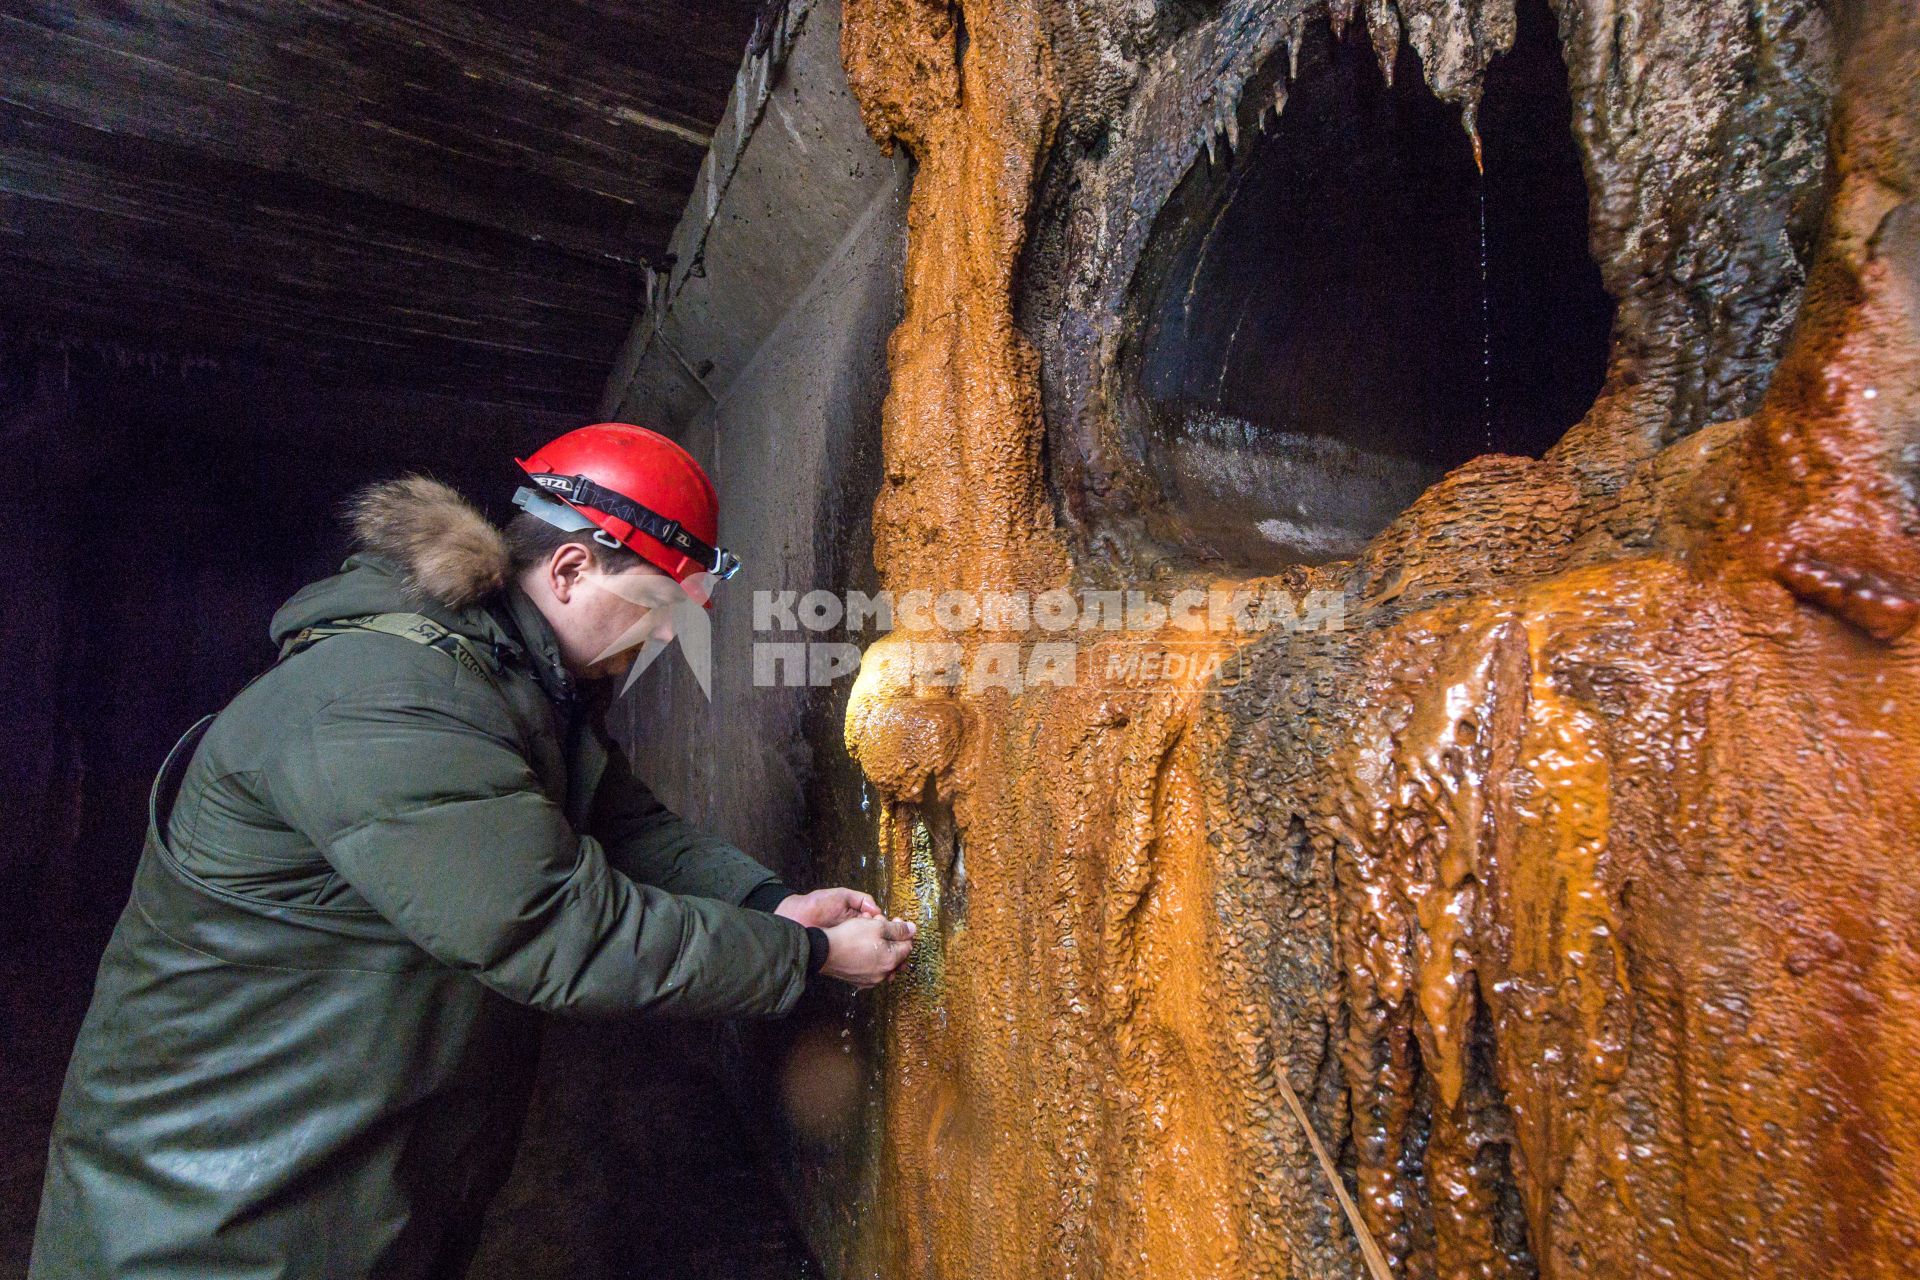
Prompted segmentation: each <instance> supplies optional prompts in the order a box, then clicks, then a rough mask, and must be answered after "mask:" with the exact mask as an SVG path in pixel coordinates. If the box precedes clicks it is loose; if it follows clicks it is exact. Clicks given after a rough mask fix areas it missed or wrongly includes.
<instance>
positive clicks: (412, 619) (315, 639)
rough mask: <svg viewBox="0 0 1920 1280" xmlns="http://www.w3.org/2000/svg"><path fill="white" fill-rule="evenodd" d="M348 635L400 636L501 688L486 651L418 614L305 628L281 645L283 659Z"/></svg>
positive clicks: (336, 621)
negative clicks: (378, 634)
mask: <svg viewBox="0 0 1920 1280" xmlns="http://www.w3.org/2000/svg"><path fill="white" fill-rule="evenodd" d="M349 631H377V632H379V633H381V634H382V635H389V636H399V637H400V638H401V639H402V640H411V641H413V642H414V643H415V644H423V645H425V646H427V648H429V649H438V650H440V652H442V653H444V654H446V655H448V656H449V657H451V658H452V659H453V660H454V661H455V662H458V663H459V664H460V665H461V666H463V667H465V668H466V669H467V670H468V671H471V672H472V673H473V674H474V675H477V676H479V677H480V678H481V679H482V680H485V681H486V682H487V684H488V685H489V686H490V687H493V688H496V689H497V688H498V687H499V683H498V681H496V680H495V679H494V674H493V663H492V661H491V660H490V659H489V658H488V657H487V656H486V653H485V650H483V649H482V648H481V647H480V646H479V645H477V644H475V643H474V642H473V641H472V640H470V639H468V638H467V637H466V636H463V635H461V634H460V633H459V632H457V631H449V630H447V629H446V628H445V627H443V626H441V625H440V624H439V623H437V622H435V621H434V620H433V619H432V618H429V617H427V616H426V615H425V614H419V613H363V614H360V615H358V616H357V617H352V618H336V619H334V620H333V621H332V622H323V623H319V624H316V625H314V626H311V627H302V628H301V629H300V630H298V631H296V632H294V633H293V634H292V635H290V636H288V637H287V638H286V641H285V642H284V643H283V644H281V646H280V657H281V659H286V658H289V657H291V656H293V655H294V654H296V653H298V652H300V651H301V650H302V649H305V648H308V647H310V646H312V645H314V644H317V643H319V642H320V641H322V640H324V639H326V638H327V637H328V636H337V635H343V634H345V633H346V632H349Z"/></svg>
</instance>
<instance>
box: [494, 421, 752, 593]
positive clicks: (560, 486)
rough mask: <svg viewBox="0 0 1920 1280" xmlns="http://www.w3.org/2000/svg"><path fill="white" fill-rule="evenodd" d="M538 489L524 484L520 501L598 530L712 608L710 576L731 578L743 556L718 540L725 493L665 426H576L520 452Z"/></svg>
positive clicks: (559, 522) (551, 519) (556, 520)
mask: <svg viewBox="0 0 1920 1280" xmlns="http://www.w3.org/2000/svg"><path fill="white" fill-rule="evenodd" d="M514 461H515V462H517V463H519V464H520V469H521V470H523V471H525V472H526V473H527V474H528V475H529V476H531V477H532V478H533V482H534V484H536V485H538V486H539V489H538V490H533V489H528V488H525V487H522V488H521V489H519V490H518V491H516V492H515V493H514V495H513V501H514V505H515V506H518V507H521V508H523V509H524V510H526V511H529V512H531V513H532V514H534V515H536V516H538V517H540V518H541V519H542V520H545V521H546V522H547V523H548V524H552V525H556V526H558V527H559V528H562V529H568V530H573V529H585V528H589V527H591V528H594V529H595V530H596V532H595V534H594V538H595V539H596V540H597V541H600V542H603V543H606V544H607V545H609V546H623V547H626V548H627V549H628V550H630V551H632V552H634V553H635V554H636V555H638V556H640V557H641V558H642V559H643V560H646V561H647V562H648V563H650V564H652V565H654V566H655V567H657V568H659V569H661V570H663V571H665V572H666V573H669V574H672V575H673V577H674V579H675V580H676V581H678V582H679V583H680V585H681V586H682V587H685V588H687V592H688V594H689V595H692V596H693V597H694V598H695V599H697V600H699V601H701V602H702V603H703V604H705V605H706V607H707V608H709V609H711V608H712V607H713V601H712V599H711V598H710V596H709V593H708V590H707V588H708V585H709V580H708V579H700V580H698V581H696V582H689V579H695V578H697V577H698V575H700V574H711V575H712V577H713V579H726V578H731V577H732V576H733V575H734V574H735V573H736V572H737V571H738V570H739V568H740V561H739V559H738V558H737V557H736V556H734V554H733V553H732V552H730V551H724V550H722V549H720V547H718V546H717V545H715V540H716V535H717V534H718V533H719V522H720V500H719V496H718V495H717V494H715V493H714V490H713V481H711V480H709V479H707V473H706V472H705V471H703V470H702V469H701V467H700V464H699V463H697V462H695V461H694V460H693V455H692V454H690V453H688V452H687V451H686V450H685V449H682V448H681V447H680V446H679V445H677V444H675V443H674V442H673V441H671V440H669V439H667V437H665V436H663V435H661V434H660V433H659V432H658V431H649V430H647V429H646V428H645V427H636V426H633V425H632V424H631V423H626V422H600V423H595V424H594V425H593V426H590V427H581V428H579V429H578V430H575V431H569V432H567V434H565V435H563V436H560V437H559V438H558V439H555V440H551V441H549V442H548V443H547V444H545V445H543V446H541V447H540V448H539V449H536V450H535V451H534V454H533V456H532V457H530V458H515V459H514Z"/></svg>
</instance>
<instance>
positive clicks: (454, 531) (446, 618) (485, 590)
mask: <svg viewBox="0 0 1920 1280" xmlns="http://www.w3.org/2000/svg"><path fill="white" fill-rule="evenodd" d="M341 510H342V515H343V516H344V518H345V520H346V522H347V526H348V529H349V532H350V533H351V535H352V539H353V549H352V554H351V555H349V556H348V557H347V559H346V561H345V562H344V563H343V564H342V565H341V566H340V572H338V573H336V574H334V575H332V576H331V577H327V578H322V579H320V580H319V581H318V582H310V583H308V584H307V585H306V586H305V587H302V588H301V589H300V590H299V591H298V592H297V593H295V594H294V596H293V597H292V598H291V599H289V600H288V601H287V602H286V603H285V604H283V605H282V606H280V610H279V612H277V613H276V614H274V617H273V624H272V627H271V628H270V631H271V634H272V636H273V640H274V643H275V644H279V643H280V642H281V641H282V640H284V639H285V638H286V637H287V636H289V635H291V634H293V633H294V632H295V631H298V630H300V628H302V627H307V626H312V625H313V624H315V623H319V622H329V621H331V620H333V619H335V618H344V617H350V616H353V615H356V614H364V613H389V612H399V611H408V612H418V613H424V614H426V615H427V616H429V617H431V618H433V619H434V620H435V621H437V622H439V623H441V624H442V625H443V626H448V627H452V628H454V629H455V630H458V631H461V632H463V633H472V634H478V633H480V632H482V631H485V630H486V628H487V621H486V610H485V609H483V608H480V606H483V605H486V604H488V603H491V602H494V601H495V600H496V599H498V598H499V597H501V596H503V595H505V594H507V593H505V592H503V590H502V589H503V588H504V587H505V586H506V585H507V578H508V568H509V563H510V561H509V557H508V554H507V542H506V536H505V535H504V534H503V533H501V531H500V530H499V529H498V528H496V527H495V526H494V524H493V522H492V521H490V520H488V519H487V518H486V516H484V515H483V514H481V512H480V511H479V509H478V508H476V507H475V506H474V505H473V504H472V503H470V502H468V501H467V500H466V499H465V498H463V497H461V496H460V494H459V492H458V491H457V490H455V489H454V488H453V487H452V486H450V485H447V484H443V483H442V482H441V481H438V480H434V479H432V478H430V477H428V476H422V475H406V476H401V477H400V478H399V479H396V480H382V481H380V482H378V483H376V484H370V485H367V486H365V487H364V488H362V489H360V490H359V491H358V492H356V493H355V494H354V495H353V496H352V497H351V498H350V499H349V500H348V501H347V503H346V504H345V505H344V506H343V507H342V509H341Z"/></svg>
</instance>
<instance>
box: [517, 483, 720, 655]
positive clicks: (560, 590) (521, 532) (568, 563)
mask: <svg viewBox="0 0 1920 1280" xmlns="http://www.w3.org/2000/svg"><path fill="white" fill-rule="evenodd" d="M506 537H507V552H508V555H509V557H510V563H511V573H512V575H513V578H514V580H515V581H516V582H518V583H519V584H520V588H521V589H522V590H523V591H525V592H526V593H527V596H528V597H529V598H530V599H531V600H532V601H533V602H534V604H535V605H536V606H537V607H538V608H539V610H540V612H541V614H542V616H544V617H545V618H546V620H547V623H548V625H549V626H551V627H552V628H553V633H554V636H555V637H556V638H557V639H558V640H559V642H560V660H561V661H562V662H564V663H565V664H566V667H567V670H568V671H570V672H572V673H573V675H574V676H575V677H577V678H579V679H583V680H598V679H604V678H607V677H610V676H619V675H624V674H625V673H626V671H627V669H628V668H629V667H631V666H632V665H633V661H634V658H635V657H636V656H637V655H638V653H639V650H640V646H641V645H642V644H644V643H645V642H646V641H648V640H649V639H658V640H663V641H664V640H671V639H673V608H674V606H675V605H677V604H679V603H681V602H683V601H684V600H686V598H687V596H686V592H685V591H684V590H683V589H682V588H681V586H680V584H679V583H678V582H676V581H675V580H674V579H673V577H672V576H671V575H670V574H668V573H666V572H664V571H663V570H660V569H657V568H655V567H654V566H653V565H650V564H648V563H647V562H646V561H645V560H642V559H641V558H640V557H639V556H638V555H635V554H634V553H633V552H631V551H629V550H627V549H626V548H625V547H608V546H606V545H605V544H604V543H602V542H598V541H595V539H594V538H593V536H592V534H591V533H588V532H585V531H581V530H574V531H571V532H569V531H567V530H564V529H559V528H556V527H554V526H553V525H551V524H548V523H547V522H546V521H544V520H541V519H539V518H538V517H537V516H533V515H528V514H525V513H522V514H520V515H517V516H515V517H514V518H513V519H512V520H510V521H508V522H507V528H506Z"/></svg>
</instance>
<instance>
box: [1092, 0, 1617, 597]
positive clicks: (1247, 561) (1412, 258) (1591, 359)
mask: <svg viewBox="0 0 1920 1280" xmlns="http://www.w3.org/2000/svg"><path fill="white" fill-rule="evenodd" d="M1285 59H1286V55H1285V54H1284V53H1282V54H1280V55H1279V56H1278V58H1277V59H1276V62H1277V63H1279V64H1280V65H1276V66H1274V67H1272V68H1271V69H1270V70H1269V72H1268V74H1267V75H1266V76H1264V77H1257V78H1256V79H1255V81H1254V87H1252V88H1250V89H1249V91H1248V93H1249V95H1250V96H1257V100H1258V101H1259V103H1260V109H1259V112H1258V115H1259V117H1260V119H1261V121H1262V122H1264V123H1266V125H1267V127H1266V128H1264V129H1262V128H1258V127H1254V126H1252V125H1248V124H1246V123H1244V122H1245V121H1247V120H1248V119H1249V116H1248V114H1247V111H1246V109H1245V108H1244V107H1243V109H1242V113H1241V118H1242V121H1243V124H1242V127H1241V130H1240V136H1239V139H1238V141H1239V143H1240V145H1239V147H1238V148H1237V150H1236V152H1235V154H1233V155H1232V156H1231V158H1230V159H1229V158H1228V157H1226V156H1224V155H1222V156H1219V157H1218V160H1217V162H1215V160H1214V159H1212V158H1210V156H1209V154H1208V153H1203V154H1202V156H1201V157H1200V159H1199V160H1198V161H1197V162H1196V164H1195V166H1194V168H1193V171H1192V172H1191V173H1190V174H1188V176H1187V177H1186V178H1185V180H1184V181H1183V182H1182V184H1181V186H1180V188H1179V189H1177V190H1176V192H1175V194H1174V196H1173V198H1172V199H1171V200H1170V201H1169V202H1168V204H1167V206H1166V208H1165V209H1164V210H1163V212H1162V214H1161V215H1160V220H1159V225H1158V226H1156V228H1155V231H1154V237H1153V243H1152V245H1151V246H1150V249H1149V252H1148V257H1147V259H1146V262H1145V265H1144V266H1143V269H1142V272H1141V275H1140V277H1139V278H1138V280H1137V281H1136V285H1135V291H1134V300H1133V306H1134V308H1135V309H1136V310H1135V316H1136V319H1137V329H1136V336H1135V338H1134V344H1135V345H1134V346H1133V347H1132V349H1131V351H1129V352H1128V353H1127V356H1126V358H1125V361H1124V363H1123V368H1126V369H1129V370H1130V372H1131V376H1132V377H1133V378H1134V379H1137V383H1136V386H1137V391H1138V397H1139V403H1140V405H1141V407H1142V408H1143V409H1144V417H1145V430H1144V432H1143V434H1142V438H1143V444H1144V450H1143V451H1144V455H1145V457H1144V461H1145V463H1146V465H1147V467H1148V469H1149V471H1150V472H1151V473H1152V474H1153V476H1154V478H1155V479H1156V480H1157V481H1158V483H1159V485H1160V487H1161V490H1162V492H1163V493H1165V494H1166V495H1167V498H1168V500H1169V504H1170V506H1171V508H1172V512H1173V516H1174V523H1175V526H1176V536H1177V537H1178V539H1179V540H1180V541H1182V542H1183V543H1185V544H1186V545H1188V546H1189V547H1190V548H1192V549H1193V550H1195V551H1196V552H1197V553H1198V554H1200V555H1201V556H1202V557H1203V558H1206V559H1209V560H1222V559H1223V560H1226V561H1228V562H1230V563H1234V564H1237V565H1241V566H1246V567H1259V566H1262V565H1271V564H1274V563H1322V562H1326V561H1329V560H1335V559H1340V558H1343V557H1346V556H1350V555H1352V554H1354V553H1355V552H1357V551H1358V550H1359V549H1360V548H1361V547H1362V546H1363V545H1364V544H1365V542H1366V540H1367V539H1368V538H1370V537H1372V536H1373V535H1374V534H1375V533H1377V532H1379V530H1380V529H1382V528H1384V527H1385V526H1386V525H1387V524H1388V523H1389V522H1390V521H1391V520H1392V519H1393V518H1394V516H1395V515H1397V514H1398V513H1399V512H1400V511H1402V510H1404V509H1405V508H1406V506H1407V505H1408V504H1409V503H1410V502H1412V501H1413V499H1414V498H1415V497H1416V496H1418V494H1419V493H1420V492H1421V491H1422V490H1423V489H1425V488H1426V487H1427V486H1428V485H1430V484H1432V483H1433V482H1434V481H1435V480H1437V479H1438V478H1439V477H1440V476H1441V475H1443V474H1445V473H1446V472H1447V471H1448V470H1450V469H1452V468H1453V467H1456V466H1458V465H1460V464H1461V463H1463V462H1466V461H1468V460H1469V459H1471V458H1473V457H1475V456H1477V455H1480V454H1483V453H1505V454H1521V455H1528V456H1536V457H1537V456H1539V455H1540V454H1541V453H1542V452H1544V451H1545V450H1546V449H1547V448H1548V447H1550V446H1551V445H1552V444H1553V443H1554V442H1555V441H1556V440H1557V439H1558V438H1559V437H1560V436H1561V435H1562V434H1563V433H1564V432H1565V431H1566V429H1567V428H1568V427H1569V426H1571V425H1572V424H1573V423H1575V422H1576V421H1578V420H1579V418H1580V417H1581V415H1582V414H1583V413H1584V412H1585V411H1586V410H1587V408H1588V406H1590V405H1591V404H1592V402H1593V399H1594V397H1595V395H1596V394H1597V393H1598V391H1599V389H1600V386H1601V382H1602V379H1603V377H1604V374H1605V370H1606V364H1607V352H1608V336H1609V331H1610V329H1611V326H1612V321H1613V302H1612V299H1611V298H1609V296H1608V295H1607V293H1606V291H1605V289H1604V288H1603V287H1602V285H1601V280H1600V273H1599V269H1598V268H1597V267H1596V266H1595V264H1594V262H1593V260H1592V258H1591V257H1590V256H1589V253H1588V247H1587V188H1586V183H1585V179H1584V176H1583V174H1582V170H1581V163H1580V156H1579V153H1578V150H1577V147H1576V144H1575V140H1574V138H1573V136H1572V131H1571V128H1570V121H1571V115H1572V107H1571V102H1570V99H1569V95H1568V90H1567V77H1566V67H1565V65H1564V63H1563V62H1562V60H1561V56H1560V53H1559V49H1558V43H1557V40H1556V36H1555V30H1554V24H1553V18H1552V15H1551V14H1550V13H1549V12H1548V10H1547V7H1546V5H1545V3H1544V2H1543V0H1531V2H1530V3H1527V4H1523V5H1522V6H1521V7H1520V12H1519V23H1518V33H1517V36H1516V39H1515V42H1514V46H1513V48H1512V49H1511V50H1510V51H1509V52H1508V53H1506V54H1504V55H1501V56H1498V57H1496V58H1495V59H1494V60H1493V63H1492V65H1491V67H1490V68H1489V69H1488V71H1487V74H1486V81H1485V96H1484V99H1483V101H1482V103H1481V105H1480V108H1479V111H1478V130H1479V135H1480V141H1481V147H1482V155H1483V157H1484V163H1485V171H1484V174H1482V173H1481V172H1479V171H1478V170H1477V169H1476V166H1475V158H1474V147H1473V144H1472V141H1471V139H1470V136H1469V134H1468V133H1467V131H1466V130H1465V129H1463V128H1462V122H1461V115H1460V112H1459V110H1458V109H1457V108H1456V107H1454V106H1452V105H1450V104H1448V103H1445V102H1442V101H1441V100H1440V99H1439V98H1437V97H1435V96H1434V94H1433V93H1432V92H1431V91H1430V90H1429V89H1428V87H1427V85H1426V82H1425V80H1424V79H1423V77H1422V74H1421V67H1420V64H1419V60H1418V58H1417V57H1416V56H1415V54H1414V53H1413V52H1412V50H1411V49H1410V48H1409V47H1408V46H1407V44H1406V43H1405V42H1404V41H1403V42H1402V44H1401V46H1400V51H1399V55H1398V59H1397V61H1396V63H1395V66H1394V75H1393V78H1392V83H1391V85H1389V84H1388V83H1387V80H1386V78H1385V77H1384V76H1383V75H1382V74H1381V71H1380V67H1379V64H1378V61H1377V59H1376V55H1375V53H1374V50H1373V47H1372V45H1371V44H1370V43H1369V41H1368V38H1367V35H1366V32H1365V30H1364V24H1361V23H1357V22H1356V23H1354V24H1353V25H1352V26H1351V27H1349V29H1348V30H1347V31H1346V32H1345V35H1344V38H1339V39H1336V38H1335V37H1334V36H1333V35H1332V33H1331V32H1330V30H1329V29H1328V28H1327V27H1326V25H1325V24H1324V23H1321V24H1318V25H1317V26H1316V27H1313V28H1310V29H1309V32H1308V35H1307V38H1306V40H1305V42H1304V44H1303V46H1302V47H1301V48H1300V50H1299V51H1298V64H1297V70H1296V72H1295V74H1294V75H1293V77H1292V81H1291V84H1289V85H1288V87H1287V89H1286V95H1285V104H1284V109H1283V110H1280V111H1279V112H1278V117H1277V119H1273V118H1272V116H1271V112H1270V108H1269V107H1268V105H1267V104H1268V103H1269V102H1271V101H1272V98H1273V95H1274V89H1273V87H1272V86H1273V85H1274V83H1275V82H1276V80H1278V81H1279V83H1286V81H1285V79H1284V73H1285V71H1286V67H1285ZM1263 86H1264V87H1263ZM1483 215H1484V221H1483Z"/></svg>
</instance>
